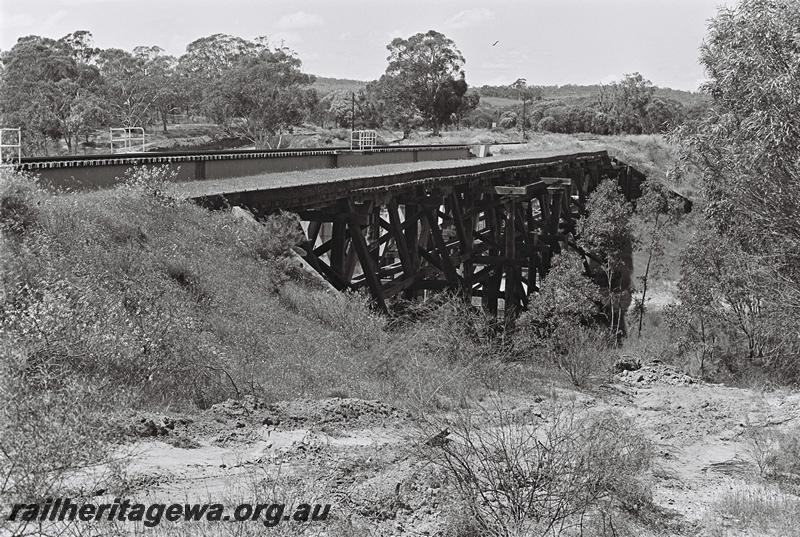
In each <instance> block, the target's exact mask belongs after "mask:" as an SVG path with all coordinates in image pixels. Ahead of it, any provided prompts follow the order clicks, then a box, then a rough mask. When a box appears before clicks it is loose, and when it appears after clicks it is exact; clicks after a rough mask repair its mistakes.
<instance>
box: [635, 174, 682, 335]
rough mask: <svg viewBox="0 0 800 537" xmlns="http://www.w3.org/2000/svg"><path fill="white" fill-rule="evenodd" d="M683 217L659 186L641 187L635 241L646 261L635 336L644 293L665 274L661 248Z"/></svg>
mask: <svg viewBox="0 0 800 537" xmlns="http://www.w3.org/2000/svg"><path fill="white" fill-rule="evenodd" d="M682 214H683V203H682V201H681V200H680V199H679V198H677V197H676V196H674V194H673V193H672V192H671V191H670V190H669V189H668V188H667V187H665V186H664V185H663V184H662V183H660V182H658V181H655V180H650V181H647V182H645V183H644V184H643V185H642V196H641V197H640V198H639V199H638V200H636V219H635V220H636V227H637V229H638V230H639V233H640V234H641V237H640V238H639V240H638V241H637V244H638V245H639V248H640V249H641V250H644V253H645V254H646V255H647V261H646V263H645V266H644V267H643V268H640V269H641V270H642V273H641V275H640V276H639V277H638V278H637V279H638V280H639V281H640V282H641V285H642V287H641V289H642V296H641V298H639V299H636V306H635V310H636V312H637V313H638V314H639V325H638V331H637V335H638V337H641V335H642V323H643V320H644V314H645V312H646V310H647V290H648V286H649V284H650V283H651V281H652V280H653V279H656V278H658V277H660V276H662V275H663V274H664V272H665V271H666V270H667V268H668V267H667V265H666V261H667V260H666V257H665V251H664V247H665V244H666V243H667V242H668V241H669V240H670V239H671V238H672V237H673V235H674V233H675V231H676V229H677V225H678V222H679V221H680V219H681V216H682Z"/></svg>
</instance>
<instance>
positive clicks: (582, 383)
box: [514, 252, 611, 387]
mask: <svg viewBox="0 0 800 537" xmlns="http://www.w3.org/2000/svg"><path fill="white" fill-rule="evenodd" d="M602 299H603V297H602V293H601V289H600V288H599V287H598V286H597V285H596V284H595V283H594V282H592V281H591V279H589V278H588V277H587V276H586V274H585V268H584V264H583V260H582V259H581V258H580V257H578V256H577V255H575V254H572V253H569V252H565V253H563V254H561V255H559V256H558V257H556V258H555V260H554V263H553V267H552V268H551V270H550V272H549V273H548V275H547V277H546V278H545V279H544V281H543V282H542V283H541V286H540V291H539V293H538V294H537V295H536V296H535V297H534V298H533V299H532V301H531V303H530V305H529V307H528V310H527V311H525V312H523V314H522V315H521V316H520V317H519V319H518V320H517V325H516V331H515V342H514V345H515V349H516V351H517V353H521V354H522V355H523V357H524V359H525V360H526V361H529V362H534V363H537V364H542V365H545V366H555V367H556V368H558V369H559V370H561V371H562V372H563V373H565V374H566V375H567V377H568V378H569V380H570V382H572V383H573V384H574V385H575V386H578V387H586V386H587V385H588V383H589V381H590V379H591V378H592V377H593V376H598V375H599V376H605V375H607V374H608V372H609V371H610V365H611V363H610V362H611V357H610V356H611V354H610V343H611V340H610V339H609V337H608V334H607V333H606V332H605V331H603V330H602V329H600V328H598V327H597V326H596V324H597V322H598V318H599V317H600V314H601V312H600V310H599V308H598V304H600V303H602Z"/></svg>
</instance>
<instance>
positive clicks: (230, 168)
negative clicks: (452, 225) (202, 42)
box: [15, 144, 472, 190]
mask: <svg viewBox="0 0 800 537" xmlns="http://www.w3.org/2000/svg"><path fill="white" fill-rule="evenodd" d="M470 147H472V146H471V145H468V144H449V145H407V146H375V147H373V148H370V149H364V150H358V149H347V148H312V149H270V150H249V149H242V150H224V151H168V152H158V153H155V152H146V153H123V154H112V155H83V156H59V157H25V158H23V159H22V160H21V161H20V162H19V163H18V164H17V165H16V166H15V168H16V169H17V170H18V171H23V172H29V173H32V174H36V175H38V176H39V177H40V179H41V182H42V184H43V186H45V187H47V188H52V189H67V190H95V189H101V188H107V187H111V186H114V185H115V184H116V183H118V182H119V181H118V178H120V177H122V176H123V175H124V174H125V172H126V171H127V170H128V169H129V168H131V167H138V166H150V167H152V166H167V167H169V168H171V169H172V170H173V171H174V172H175V173H176V175H177V180H178V181H201V180H206V179H225V178H229V177H243V176H250V175H257V174H264V173H275V172H286V171H298V170H310V169H325V168H339V167H342V168H345V167H355V166H370V165H379V164H401V163H411V162H427V161H437V160H453V159H466V158H469V157H470V156H471V153H470Z"/></svg>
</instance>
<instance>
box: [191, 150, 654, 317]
mask: <svg viewBox="0 0 800 537" xmlns="http://www.w3.org/2000/svg"><path fill="white" fill-rule="evenodd" d="M643 179H644V176H643V175H642V174H641V173H639V172H638V171H636V170H634V169H633V168H631V167H629V166H626V165H625V164H623V163H621V162H618V161H616V160H614V159H612V158H610V157H609V156H608V154H607V153H606V152H605V151H601V152H592V153H579V154H572V155H559V156H554V157H541V158H532V159H514V160H495V161H492V162H483V163H479V164H471V165H464V164H458V165H455V166H453V167H439V168H436V169H426V170H415V171H412V172H404V173H399V174H390V175H381V176H377V177H372V178H369V177H358V178H354V179H346V180H342V181H334V182H326V183H317V184H313V183H312V184H306V185H295V186H286V187H280V188H271V189H261V190H250V191H246V192H227V193H220V194H217V195H212V196H205V197H204V198H203V201H204V202H205V203H206V204H211V205H217V206H219V205H220V204H222V203H225V204H236V205H244V206H247V207H248V208H249V209H250V210H251V211H253V212H255V213H256V214H257V215H259V214H260V215H265V214H269V213H270V212H272V211H274V210H275V209H281V210H288V211H292V212H295V213H297V214H298V215H299V216H300V219H301V220H302V221H303V222H304V225H303V227H304V231H305V234H306V235H305V236H306V239H305V241H304V242H303V243H302V244H300V245H299V246H300V248H302V250H303V252H304V253H305V255H304V256H303V257H304V259H305V261H306V262H307V263H308V264H309V265H310V266H311V267H313V268H314V270H316V271H317V272H319V273H320V274H321V275H322V276H323V277H324V278H325V279H326V280H327V281H328V282H330V284H331V285H333V286H334V287H335V288H336V289H339V290H346V289H352V290H357V289H362V288H366V289H368V290H369V293H370V294H371V296H372V298H373V299H374V301H375V304H376V305H377V307H378V308H380V309H382V310H387V302H388V301H390V300H391V299H392V298H394V297H398V296H400V297H403V298H406V299H413V298H415V297H418V296H420V295H422V294H423V293H425V292H426V291H429V290H435V291H439V290H449V291H452V292H454V293H459V294H460V295H462V296H463V297H465V299H467V300H472V297H480V299H481V303H482V305H483V307H484V309H485V310H486V311H487V312H488V313H489V314H492V315H496V314H497V313H498V311H499V310H500V309H501V308H500V301H502V309H503V311H504V315H505V316H506V319H509V320H511V319H513V318H515V316H516V315H517V314H518V313H519V312H520V311H521V310H523V309H524V308H526V306H527V305H528V302H529V299H530V296H531V294H532V293H534V292H536V291H537V290H538V285H539V284H540V282H541V279H542V278H543V277H544V276H545V275H546V274H547V272H548V270H549V269H550V266H551V263H552V259H553V256H554V255H557V254H558V253H559V252H561V251H562V250H563V249H564V248H568V247H575V244H574V234H575V231H576V221H577V219H578V218H579V217H580V216H581V214H583V212H584V210H585V202H586V199H587V197H588V196H589V194H591V192H592V191H593V190H594V188H595V187H596V186H597V185H598V184H599V183H600V182H601V181H604V180H614V181H616V182H618V184H619V186H620V187H621V189H622V191H623V192H624V193H625V195H626V196H627V197H628V198H635V197H637V196H638V195H639V194H640V185H641V181H642V180H643Z"/></svg>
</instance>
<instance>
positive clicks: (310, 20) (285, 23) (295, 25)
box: [276, 11, 324, 30]
mask: <svg viewBox="0 0 800 537" xmlns="http://www.w3.org/2000/svg"><path fill="white" fill-rule="evenodd" d="M323 23H324V21H323V20H322V17H320V16H319V15H314V14H313V13H306V12H305V11H296V12H294V13H290V14H288V15H284V16H283V17H281V18H280V19H278V22H277V23H276V26H277V27H278V28H280V29H282V30H302V29H305V28H315V27H317V26H322V25H323Z"/></svg>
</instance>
